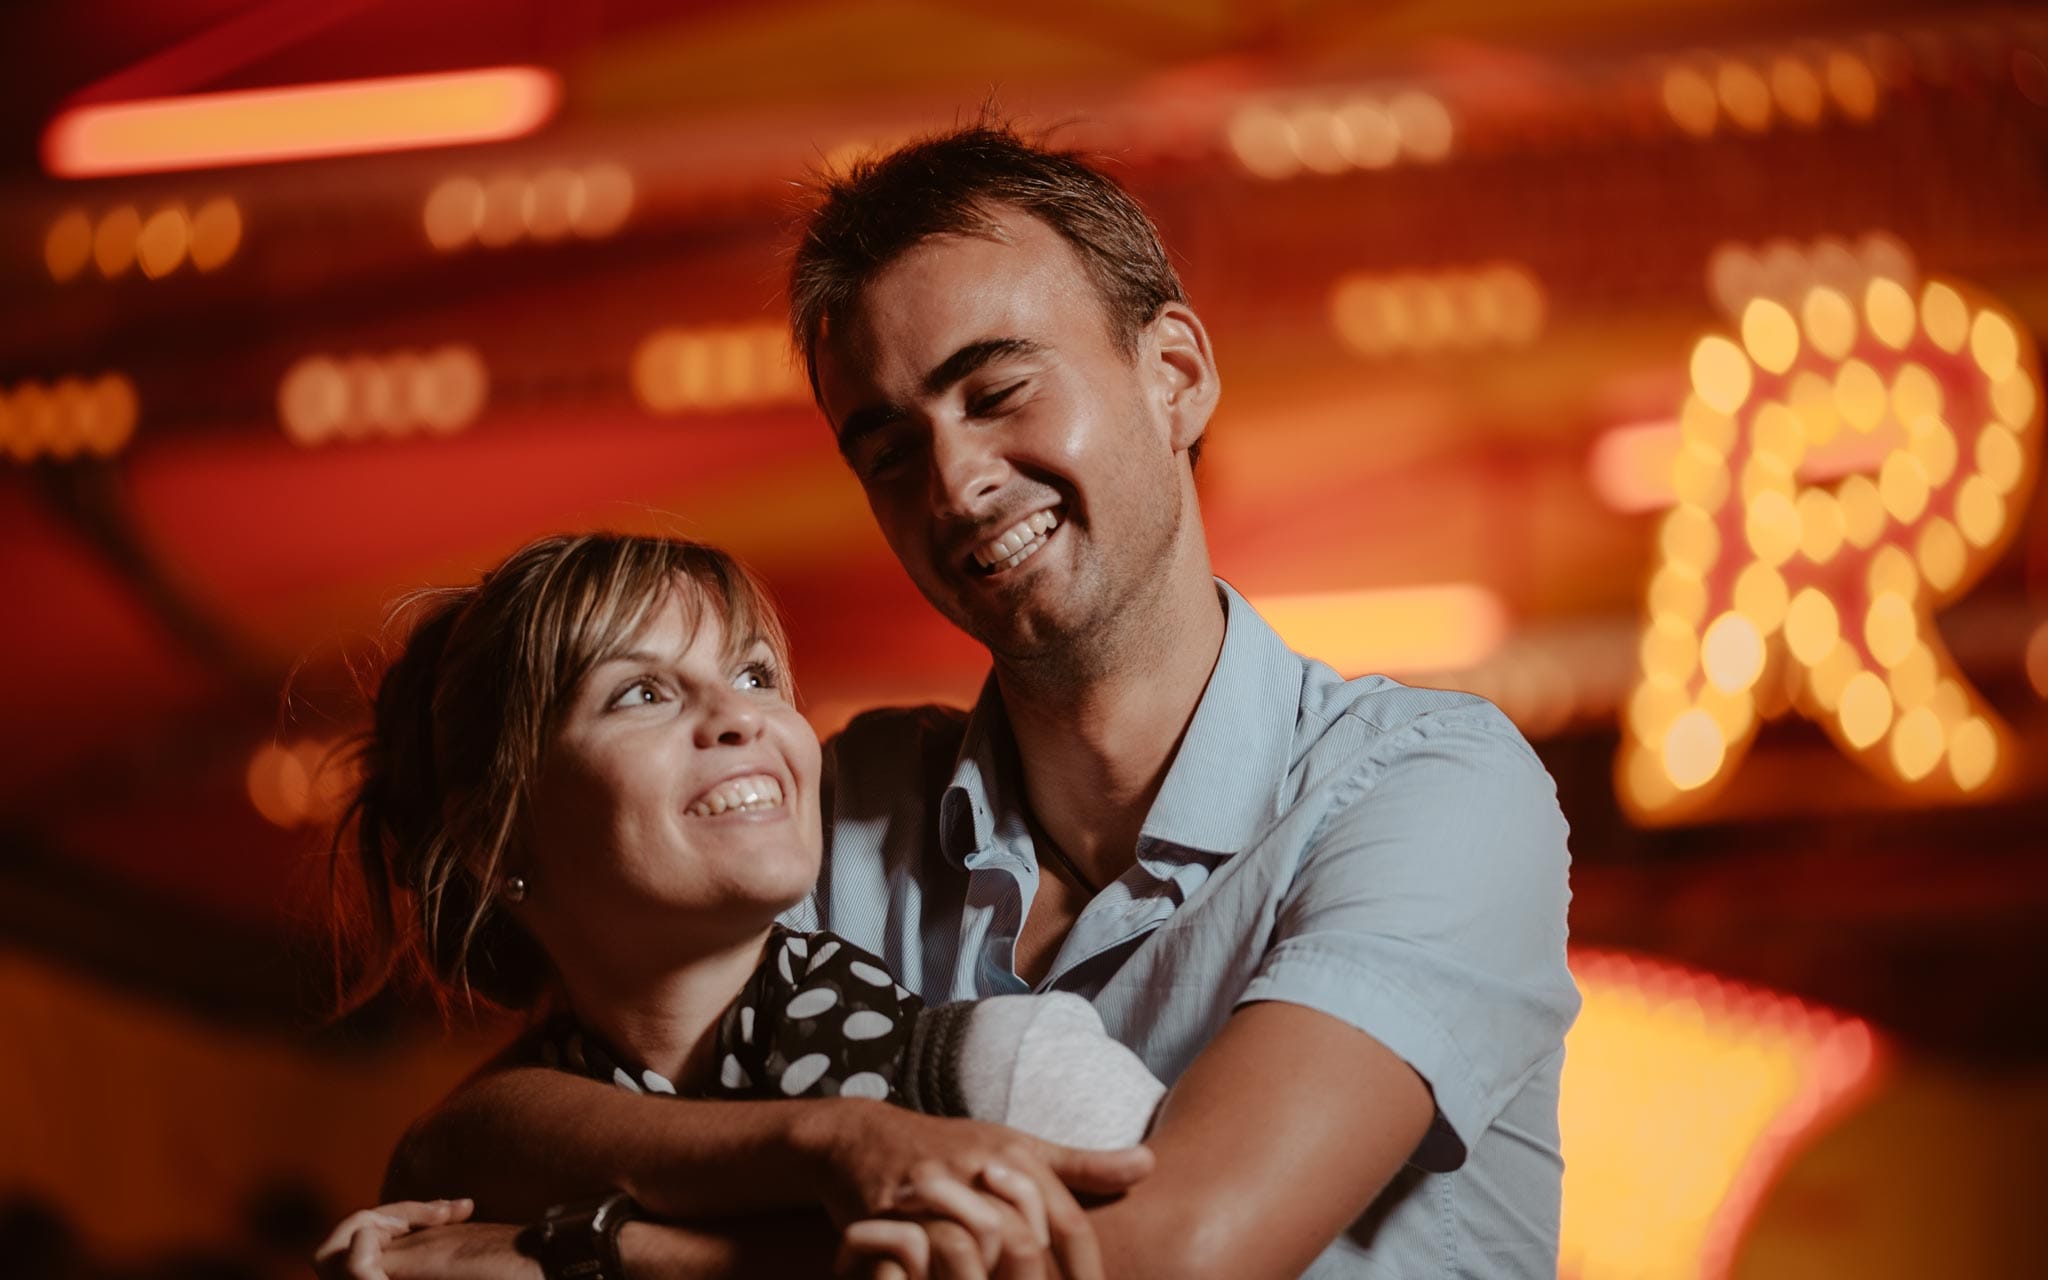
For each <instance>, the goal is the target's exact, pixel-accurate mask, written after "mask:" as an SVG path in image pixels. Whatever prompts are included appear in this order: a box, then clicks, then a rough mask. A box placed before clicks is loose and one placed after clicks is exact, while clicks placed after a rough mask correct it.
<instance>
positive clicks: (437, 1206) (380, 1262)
mask: <svg viewBox="0 0 2048 1280" xmlns="http://www.w3.org/2000/svg"><path fill="white" fill-rule="evenodd" d="M475 1210H476V1205H475V1204H474V1203H473V1202H471V1201H469V1200H399V1201H396V1202H395V1203H392V1204H380V1205H378V1206H377V1207H376V1208H374V1209H362V1210H358V1211H357V1212H355V1213H352V1214H350V1215H348V1216H347V1217H346V1218H343V1219H342V1220H341V1222H340V1223H339V1224H338V1225H337V1226H336V1227H335V1228H334V1230H333V1231H332V1232H330V1233H329V1234H328V1237H327V1239H326V1241H325V1242H324V1243H323V1244H322V1245H321V1246H320V1248H319V1249H318V1250H317V1251H316V1252H315V1253H314V1254H313V1269H314V1270H315V1271H317V1272H319V1273H320V1276H321V1277H322V1280H391V1278H390V1276H389V1275H388V1274H386V1272H385V1269H384V1253H385V1249H386V1247H387V1246H389V1245H390V1244H391V1242H392V1241H394V1240H396V1239H398V1238H400V1237H401V1236H406V1235H410V1234H412V1233H413V1232H415V1231H418V1230H421V1229H422V1228H425V1227H439V1226H446V1225H448V1224H450V1223H456V1222H463V1221H466V1220H467V1219H468V1218H469V1215H470V1214H471V1213H473V1212H474V1211H475Z"/></svg>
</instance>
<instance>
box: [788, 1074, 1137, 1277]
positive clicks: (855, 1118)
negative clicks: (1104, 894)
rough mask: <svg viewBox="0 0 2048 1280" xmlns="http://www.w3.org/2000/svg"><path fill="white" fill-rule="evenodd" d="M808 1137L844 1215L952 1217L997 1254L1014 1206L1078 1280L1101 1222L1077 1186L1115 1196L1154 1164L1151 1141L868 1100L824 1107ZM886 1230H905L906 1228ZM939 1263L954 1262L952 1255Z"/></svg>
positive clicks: (1096, 1262)
mask: <svg viewBox="0 0 2048 1280" xmlns="http://www.w3.org/2000/svg"><path fill="white" fill-rule="evenodd" d="M799 1140H800V1141H801V1142H802V1143H804V1144H805V1145H806V1146H807V1147H808V1148H809V1149H811V1150H813V1151H814V1152H816V1153H817V1154H818V1155H819V1156H820V1157H821V1158H822V1159H823V1161H824V1162H825V1164H826V1166H827V1168H828V1170H829V1178H828V1182H827V1188H826V1201H825V1205H826V1208H827V1210H828V1211H829V1212H830V1213H831V1214H832V1217H833V1220H834V1221H835V1222H838V1223H840V1224H842V1225H845V1224H848V1223H853V1222H857V1221H862V1220H867V1219H876V1218H904V1217H912V1218H920V1219H926V1218H942V1219H950V1220H951V1221H954V1222H957V1223H958V1224H959V1225H960V1226H961V1227H962V1228H965V1229H966V1231H967V1232H968V1234H969V1235H970V1236H971V1237H972V1238H973V1240H974V1241H975V1242H976V1245H977V1247H978V1248H979V1250H980V1252H981V1253H983V1254H984V1255H988V1256H990V1257H994V1256H996V1254H997V1253H999V1252H1000V1251H1001V1249H1002V1247H1004V1242H1005V1240H1007V1239H1008V1238H1009V1237H1010V1236H1011V1235H1013V1234H1014V1231H1013V1229H1012V1224H1011V1223H1010V1218H1012V1217H1014V1218H1015V1219H1017V1220H1019V1221H1021V1222H1022V1223H1023V1224H1024V1226H1025V1227H1026V1228H1027V1229H1028V1232H1029V1236H1030V1237H1031V1238H1032V1239H1035V1240H1039V1241H1042V1242H1044V1244H1045V1245H1046V1246H1049V1247H1050V1249H1051V1251H1052V1255H1053V1257H1054V1258H1055V1259H1057V1261H1058V1263H1059V1266H1060V1268H1061V1272H1062V1274H1064V1275H1066V1276H1068V1277H1070V1278H1073V1280H1082V1278H1084V1277H1094V1276H1099V1275H1101V1273H1102V1258H1101V1252H1100V1250H1099V1248H1098V1247H1097V1245H1096V1241H1095V1232H1094V1229H1093V1228H1092V1227H1091V1226H1090V1225H1089V1223H1088V1218H1087V1215H1086V1214H1084V1213H1083V1212H1082V1210H1081V1206H1080V1204H1079V1203H1078V1202H1077V1201H1076V1200H1075V1198H1074V1192H1076V1191H1078V1192H1081V1193H1083V1194H1086V1195H1097V1196H1103V1195H1116V1194H1119V1193H1121V1192H1123V1191H1124V1190H1126V1189H1128V1188H1129V1187H1131V1186H1133V1185H1135V1184H1136V1183H1137V1182H1139V1181H1140V1180H1142V1179H1143V1178H1144V1177H1146V1176H1147V1175H1148V1174H1150V1173H1151V1172H1152V1153H1151V1151H1150V1150H1148V1149H1147V1148H1145V1147H1131V1148H1128V1149H1126V1150H1123V1151H1077V1150H1074V1149H1072V1148H1070V1147H1062V1146H1058V1145H1056V1144H1054V1143H1050V1142H1044V1141H1041V1140H1040V1139H1037V1138H1033V1137H1030V1136H1028V1135H1026V1134H1022V1133H1018V1132H1017V1131H1016V1130H1014V1129H1009V1128H1006V1127H1004V1126H1002V1125H996V1124H984V1123H982V1122H980V1121H975V1120H950V1119H939V1118H936V1117H932V1116H923V1115H918V1114H917V1113H915V1112H909V1111H904V1110H902V1109H900V1108H896V1107H890V1106H888V1105H886V1104H884V1103H879V1102H868V1101H865V1100H859V1099H847V1100H843V1101H841V1102H838V1103H835V1104H831V1105H828V1106H820V1107H818V1108H817V1109H816V1112H815V1116H814V1120H813V1122H812V1123H811V1124H809V1125H807V1126H806V1127H805V1128H804V1130H803V1131H802V1134H801V1137H800V1139H799ZM992 1197H993V1198H995V1199H996V1200H1000V1201H1001V1202H1006V1204H1003V1205H998V1204H995V1203H993V1202H992V1199H991V1198H992ZM926 1235H927V1238H928V1241H929V1242H930V1243H932V1244H943V1245H945V1246H947V1248H948V1249H949V1250H950V1251H951V1252H949V1253H948V1254H946V1255H945V1256H947V1257H951V1256H952V1255H953V1254H955V1253H957V1252H958V1249H957V1243H958V1242H957V1238H956V1237H955V1236H954V1234H953V1233H951V1232H949V1231H943V1230H942V1231H940V1232H939V1233H938V1234H937V1235H936V1236H934V1235H932V1234H931V1233H929V1232H927V1233H926ZM880 1238H881V1237H877V1239H880ZM888 1238H889V1239H894V1240H898V1241H901V1240H903V1239H906V1238H907V1237H905V1236H903V1235H902V1233H900V1232H898V1233H890V1234H889V1235H888ZM948 1265H950V1264H948ZM937 1274H939V1275H942V1276H944V1275H950V1274H955V1272H953V1271H948V1270H946V1269H945V1268H944V1267H943V1266H942V1267H941V1269H940V1270H939V1271H938V1272H937ZM968 1274H974V1273H968ZM999 1274H1002V1273H999ZM1016 1274H1019V1275H1029V1274H1032V1273H1030V1272H1028V1271H1020V1272H1016Z"/></svg>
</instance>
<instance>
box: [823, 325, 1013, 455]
mask: <svg viewBox="0 0 2048 1280" xmlns="http://www.w3.org/2000/svg"><path fill="white" fill-rule="evenodd" d="M1044 350H1045V344H1044V343H1042V342H1034V341H1032V340H1031V339H1029V338H989V339H987V340H985V341H982V342H970V343H968V344H967V345H966V346H964V347H962V348H960V349H959V350H958V351H955V352H954V353H953V354H952V355H950V356H947V357H946V358H945V359H944V360H941V361H940V362H939V363H938V365H937V366H935V367H934V368H933V369H932V371H931V372H930V373H927V374H926V375H925V376H924V386H923V391H924V393H925V394H926V395H928V396H935V395H938V394H939V393H940V392H942V391H944V390H946V389H947V388H948V387H951V386H952V385H953V384H954V383H956V382H959V381H960V380H961V379H962V378H965V377H967V376H968V375H969V374H971V373H973V372H974V371H975V370H977V369H980V368H982V367H983V366H984V365H988V364H992V363H994V362H995V361H997V360H1004V359H1008V358H1010V357H1013V356H1035V355H1038V354H1039V353H1041V352H1043V351H1044ZM908 416H909V411H908V410H906V409H904V407H903V406H902V405H896V404H877V405H869V406H867V407H865V408H860V409H855V410H854V411H853V412H852V413H849V414H847V415H846V421H845V422H844V423H842V424H841V425H840V428H839V452H840V453H841V454H842V455H843V456H845V457H847V458H849V459H850V458H851V457H852V456H853V448H854V446H855V445H856V444H858V443H859V442H860V440H861V438H862V437H863V436H867V435H872V434H873V433H874V432H877V431H880V430H881V429H882V428H884V427H887V426H891V425H893V424H895V423H897V422H901V421H902V420H903V419H904V418H905V417H908Z"/></svg>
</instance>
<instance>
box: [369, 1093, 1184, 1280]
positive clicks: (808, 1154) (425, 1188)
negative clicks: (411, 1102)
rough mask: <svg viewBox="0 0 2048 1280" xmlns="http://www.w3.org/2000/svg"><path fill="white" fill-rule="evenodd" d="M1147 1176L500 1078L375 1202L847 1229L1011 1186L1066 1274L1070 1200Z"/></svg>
mask: <svg viewBox="0 0 2048 1280" xmlns="http://www.w3.org/2000/svg"><path fill="white" fill-rule="evenodd" d="M1152 1165H1153V1162H1152V1155H1151V1152H1150V1151H1148V1150H1146V1149H1145V1148H1143V1147H1135V1148H1130V1149H1126V1150H1120V1151H1075V1150H1070V1149H1068V1148H1066V1147H1061V1146H1057V1145H1055V1144H1052V1143H1048V1142H1043V1141H1040V1140H1038V1139H1035V1138H1031V1137H1028V1136H1026V1135H1024V1134H1021V1133H1018V1132H1016V1131H1014V1130H1012V1129H1008V1128H1005V1127H1003V1126H1001V1125H994V1124H984V1123H981V1122H979V1121H973V1120H954V1119H942V1118H938V1117H932V1116H924V1115H919V1114H917V1113H915V1112H912V1111H907V1110H904V1109H903V1108H900V1107H894V1106H890V1105H888V1104H886V1103H882V1102H872V1101H867V1100H864V1099H850V1098H838V1099H825V1100H809V1101H801V1102H703V1101H692V1100H687V1099H676V1098H667V1097H662V1098H654V1097H647V1096H643V1095H640V1094H635V1093H630V1092H628V1091H626V1090H624V1089H620V1088H617V1087H615V1086H612V1085H606V1084H601V1083H599V1082H597V1081H594V1080H587V1079H583V1078H581V1077H577V1076H573V1075H570V1074H568V1073H566V1072H560V1071H552V1070H547V1069H545V1068H534V1067H511V1068H504V1069H500V1070H496V1071H493V1072H491V1073H489V1074H486V1075H484V1076H481V1077H479V1078H477V1079H476V1080H473V1081H471V1082H470V1083H468V1084H466V1085H464V1086H463V1087H462V1089H460V1090H458V1091H457V1093H456V1094H455V1095H454V1096H453V1097H451V1098H450V1099H449V1100H448V1101H447V1102H445V1103H444V1104H442V1106H441V1107H440V1108H438V1109H437V1110H435V1111H434V1112H432V1113H430V1114H429V1115H428V1116H426V1117H425V1118H424V1119H422V1120H421V1121H420V1122H419V1123H417V1124H415V1125H414V1126H413V1129H412V1131H411V1132H409V1133H408V1134H407V1135H406V1138H405V1140H404V1141H403V1142H402V1143H401V1144H400V1147H399V1151H398V1153H397V1155H396V1156H394V1158H393V1162H392V1168H391V1172H390V1175H389V1177H388V1178H387V1183H386V1197H387V1198H389V1199H400V1198H408V1197H410V1198H426V1197H428V1196H430V1195H432V1194H433V1192H434V1189H436V1188H439V1189H443V1190H446V1191H448V1192H460V1193H462V1194H464V1195H468V1196H472V1197H474V1198H475V1200H476V1201H477V1203H478V1213H479V1216H482V1217H488V1218H493V1219H496V1220H499V1221H512V1222H518V1221H524V1220H527V1219H530V1218H535V1217H538V1216H539V1215H540V1214H541V1213H542V1211H544V1210H545V1208H546V1207H547V1206H548V1205H550V1204H558V1203H562V1202H565V1201H569V1200H575V1199H582V1198H586V1197H588V1196H590V1195H592V1194H593V1193H596V1192H600V1191H603V1190H606V1189H618V1190H622V1191H625V1192H627V1193H628V1194H630V1195H632V1196H633V1198H634V1199H635V1200H637V1201H639V1202H640V1204H641V1205H642V1206H643V1207H645V1208H646V1209H647V1211H648V1212H649V1213H651V1214H653V1215H656V1216H659V1217H663V1218H672V1219H687V1220H690V1221H702V1220H705V1219H710V1218H723V1217H728V1216H733V1215H740V1214H748V1213H756V1212H761V1211H764V1210H773V1209H780V1208H818V1207H823V1208H824V1209H826V1210H827V1211H828V1212H829V1213H830V1214H831V1216H832V1218H833V1220H835V1221H837V1222H839V1223H842V1224H844V1223H847V1222H851V1221H854V1220H857V1219H862V1218H871V1217H877V1216H883V1215H890V1214H903V1213H920V1212H928V1213H934V1214H941V1215H949V1210H948V1209H947V1208H946V1201H947V1198H948V1196H949V1195H950V1193H951V1192H953V1191H955V1190H966V1191H969V1192H972V1193H973V1194H975V1195H977V1196H978V1195H980V1194H981V1191H982V1189H985V1188H990V1187H993V1186H995V1185H996V1184H997V1183H1000V1182H1002V1181H1003V1180H1004V1179H1005V1178H1007V1177H1021V1178H1023V1179H1025V1180H1027V1181H1028V1182H1029V1183H1030V1185H1031V1190H1032V1191H1033V1192H1034V1193H1035V1194H1036V1196H1037V1197H1038V1200H1039V1201H1040V1203H1042V1204H1043V1206H1044V1210H1045V1215H1046V1219H1047V1222H1048V1230H1049V1233H1050V1237H1051V1241H1052V1247H1053V1251H1054V1253H1055V1254H1056V1255H1058V1256H1059V1257H1060V1258H1061V1260H1062V1263H1063V1265H1064V1264H1065V1263H1066V1262H1067V1261H1068V1260H1069V1259H1074V1258H1081V1257H1085V1256H1087V1255H1089V1254H1092V1253H1093V1251H1094V1249H1095V1242H1094V1238H1093V1234H1092V1229H1091V1228H1090V1226H1089V1225H1088V1220H1087V1216H1086V1215H1085V1214H1084V1213H1083V1212H1082V1210H1081V1208H1080V1205H1079V1204H1078V1203H1077V1202H1076V1201H1075V1199H1074V1196H1073V1191H1079V1192H1083V1193H1087V1194H1095V1195H1113V1194H1117V1193H1120V1192H1122V1191H1123V1190H1125V1189H1126V1188H1128V1187H1130V1186H1131V1185H1132V1184H1134V1183H1136V1182H1138V1181H1139V1180H1140V1179H1142V1178H1144V1177H1145V1176H1146V1175H1148V1174H1149V1173H1150V1172H1151V1170H1152ZM1069 1188H1071V1189H1072V1190H1069ZM1008 1198H1010V1199H1011V1200H1013V1201H1014V1200H1015V1198H1016V1197H1014V1196H1011V1197H1008ZM956 1203H957V1201H956ZM949 1216H956V1215H949Z"/></svg>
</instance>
